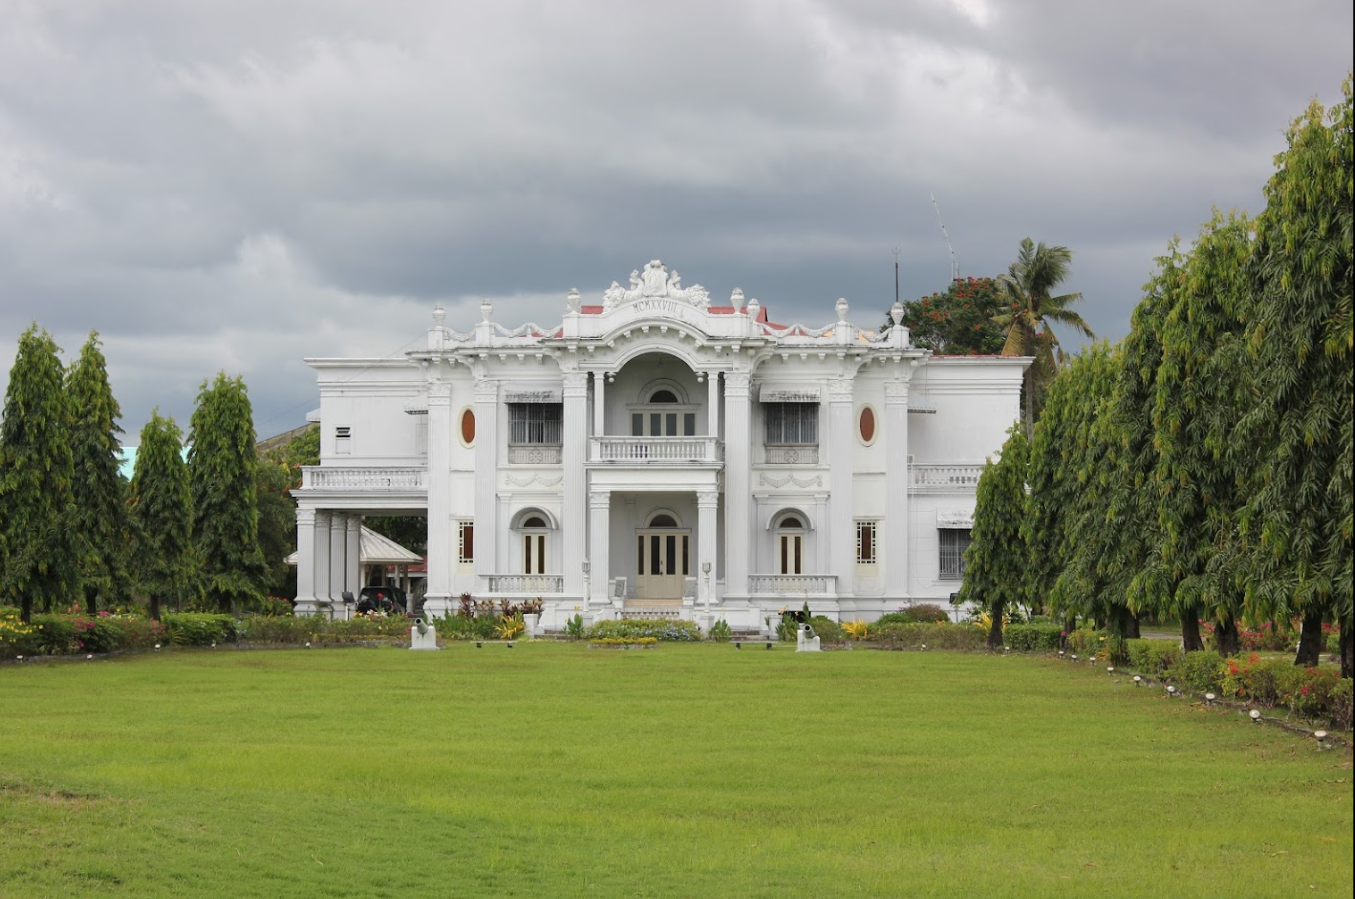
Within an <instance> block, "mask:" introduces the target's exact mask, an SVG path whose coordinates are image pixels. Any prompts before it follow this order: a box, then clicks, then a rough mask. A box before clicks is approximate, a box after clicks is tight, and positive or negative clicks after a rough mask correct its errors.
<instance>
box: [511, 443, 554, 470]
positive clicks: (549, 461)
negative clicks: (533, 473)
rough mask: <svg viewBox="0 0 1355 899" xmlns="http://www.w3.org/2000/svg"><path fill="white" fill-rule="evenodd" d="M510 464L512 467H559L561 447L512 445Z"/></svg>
mask: <svg viewBox="0 0 1355 899" xmlns="http://www.w3.org/2000/svg"><path fill="white" fill-rule="evenodd" d="M508 462H509V464H510V465H559V464H560V447H559V446H538V445H536V444H526V445H524V446H516V445H514V444H511V443H510V444H509V445H508Z"/></svg>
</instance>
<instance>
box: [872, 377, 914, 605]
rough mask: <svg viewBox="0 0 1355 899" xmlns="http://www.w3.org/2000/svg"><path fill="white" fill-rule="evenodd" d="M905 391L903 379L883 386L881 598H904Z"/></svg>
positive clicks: (906, 557) (905, 543)
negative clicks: (883, 513) (882, 592)
mask: <svg viewBox="0 0 1355 899" xmlns="http://www.w3.org/2000/svg"><path fill="white" fill-rule="evenodd" d="M908 388H909V383H908V381H907V380H901V381H889V382H887V383H886V384H885V416H884V419H885V420H884V432H885V450H886V452H887V453H888V457H887V458H886V461H885V521H884V539H883V541H882V542H881V545H880V547H878V548H877V552H879V554H880V557H881V559H882V561H883V562H884V568H885V596H886V597H887V598H889V599H894V600H898V599H904V598H906V597H907V595H908V562H909V559H908V537H909V535H908Z"/></svg>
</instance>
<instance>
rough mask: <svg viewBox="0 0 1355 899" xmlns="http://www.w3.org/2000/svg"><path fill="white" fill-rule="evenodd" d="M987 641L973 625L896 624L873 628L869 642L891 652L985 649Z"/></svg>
mask: <svg viewBox="0 0 1355 899" xmlns="http://www.w3.org/2000/svg"><path fill="white" fill-rule="evenodd" d="M987 637H988V635H987V634H986V633H984V632H983V631H982V630H980V629H979V628H977V627H974V626H973V625H966V624H939V623H938V624H919V623H916V622H913V623H899V622H894V623H885V624H882V625H877V626H875V627H872V628H871V629H870V633H869V635H868V636H867V637H866V639H867V640H868V641H870V642H872V643H878V644H880V645H881V646H887V647H889V648H891V649H904V648H908V649H920V648H921V647H922V646H924V645H925V646H926V647H927V648H928V649H983V647H984V643H985V641H986V640H987Z"/></svg>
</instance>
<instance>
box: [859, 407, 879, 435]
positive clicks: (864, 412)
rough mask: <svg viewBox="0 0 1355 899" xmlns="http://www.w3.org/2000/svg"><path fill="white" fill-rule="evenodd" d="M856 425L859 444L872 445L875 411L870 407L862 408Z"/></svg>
mask: <svg viewBox="0 0 1355 899" xmlns="http://www.w3.org/2000/svg"><path fill="white" fill-rule="evenodd" d="M858 424H859V432H860V434H861V442H862V443H864V444H867V445H869V444H871V443H873V442H874V441H875V410H874V409H872V408H871V407H870V406H862V407H861V418H860V420H859V422H858Z"/></svg>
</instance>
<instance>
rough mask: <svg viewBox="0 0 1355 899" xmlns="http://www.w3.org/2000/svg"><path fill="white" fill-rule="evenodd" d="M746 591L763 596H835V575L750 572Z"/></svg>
mask: <svg viewBox="0 0 1355 899" xmlns="http://www.w3.org/2000/svg"><path fill="white" fill-rule="evenodd" d="M748 592H749V593H752V594H755V595H756V594H762V595H764V596H765V595H772V596H789V597H796V596H802V597H808V596H837V575H834V574H750V575H748Z"/></svg>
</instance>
